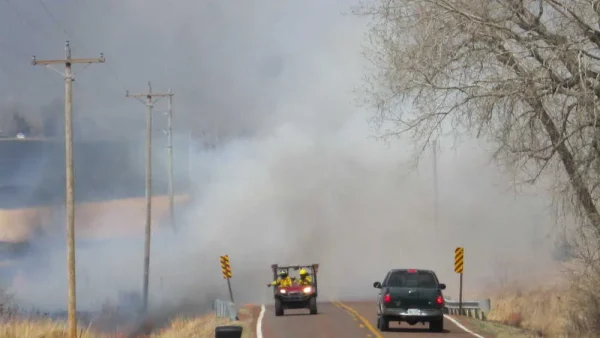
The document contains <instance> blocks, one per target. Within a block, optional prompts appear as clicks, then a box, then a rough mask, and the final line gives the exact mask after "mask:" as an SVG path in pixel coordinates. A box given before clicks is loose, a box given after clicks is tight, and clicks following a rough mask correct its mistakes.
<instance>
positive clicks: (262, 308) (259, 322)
mask: <svg viewBox="0 0 600 338" xmlns="http://www.w3.org/2000/svg"><path fill="white" fill-rule="evenodd" d="M264 317H265V305H264V304H263V305H261V306H260V314H259V315H258V319H257V320H256V338H263V333H262V321H263V318H264ZM481 338H483V337H481Z"/></svg>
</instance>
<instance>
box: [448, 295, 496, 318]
mask: <svg viewBox="0 0 600 338" xmlns="http://www.w3.org/2000/svg"><path fill="white" fill-rule="evenodd" d="M444 301H445V303H446V304H445V307H444V313H446V314H451V315H458V316H466V317H471V318H476V319H480V320H487V316H488V314H489V313H490V310H491V309H492V303H491V301H490V299H482V300H463V302H462V312H461V311H459V304H458V301H456V300H452V299H444Z"/></svg>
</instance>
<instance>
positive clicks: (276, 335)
mask: <svg viewBox="0 0 600 338" xmlns="http://www.w3.org/2000/svg"><path fill="white" fill-rule="evenodd" d="M376 317H377V316H376V306H375V303H373V302H343V303H339V302H334V303H321V304H319V314H318V315H313V316H311V315H308V310H286V314H285V316H283V317H275V314H274V310H273V307H272V306H267V307H266V311H265V314H264V318H263V322H262V327H263V329H262V331H263V338H306V337H311V338H312V337H314V338H337V337H344V338H355V337H356V338H365V337H371V338H381V337H419V338H434V337H436V338H439V337H440V333H433V332H429V330H428V325H427V324H426V325H422V324H416V325H414V326H410V325H408V324H406V323H403V324H402V325H398V324H395V323H390V329H391V331H390V332H385V333H383V332H379V331H378V330H377V329H376V323H377V318H376ZM444 329H445V332H444V333H443V334H442V337H444V338H475V336H473V335H471V334H470V333H468V332H465V331H464V330H462V329H461V328H459V327H458V326H456V325H455V324H453V323H452V322H451V321H449V320H447V319H446V320H444Z"/></svg>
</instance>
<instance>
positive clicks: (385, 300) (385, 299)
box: [383, 293, 392, 304]
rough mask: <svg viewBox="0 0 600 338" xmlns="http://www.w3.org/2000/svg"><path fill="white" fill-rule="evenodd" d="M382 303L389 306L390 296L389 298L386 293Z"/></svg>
mask: <svg viewBox="0 0 600 338" xmlns="http://www.w3.org/2000/svg"><path fill="white" fill-rule="evenodd" d="M383 302H384V303H386V304H389V303H391V302H392V296H390V294H389V293H386V294H385V296H383Z"/></svg>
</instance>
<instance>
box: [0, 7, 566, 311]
mask: <svg viewBox="0 0 600 338" xmlns="http://www.w3.org/2000/svg"><path fill="white" fill-rule="evenodd" d="M7 1H8V2H7ZM43 3H44V4H45V5H46V7H47V8H48V10H49V11H50V12H51V13H52V16H53V17H54V18H55V20H56V21H57V22H58V23H59V24H58V25H57V24H56V23H55V22H54V20H53V19H52V18H51V17H50V15H48V13H46V11H45V10H44V7H43V6H42V4H41V2H40V1H34V0H27V1H24V0H23V1H15V0H2V1H0V32H3V33H0V47H1V48H0V72H1V73H0V74H2V76H1V77H0V88H1V91H0V98H2V99H3V100H16V101H18V102H24V103H25V104H27V105H29V106H32V107H39V106H40V105H43V104H46V103H48V102H49V101H50V100H51V99H52V98H54V97H57V96H58V97H62V95H63V93H62V91H63V87H62V84H61V79H60V75H58V74H56V73H53V72H51V71H49V70H45V69H43V68H41V67H33V66H31V65H30V64H29V61H30V57H31V55H32V54H36V55H37V56H38V58H39V59H45V58H58V57H62V56H63V46H64V40H66V39H67V34H65V33H64V32H63V29H64V30H65V31H66V32H67V33H68V35H70V36H71V41H72V46H73V51H74V54H73V56H74V57H86V58H87V57H97V56H98V54H99V53H100V52H104V53H105V56H106V59H107V63H106V64H104V65H102V64H100V65H97V64H96V65H92V66H90V67H88V68H86V69H85V70H83V71H81V70H80V71H79V73H78V74H77V77H76V82H75V101H76V107H77V109H76V112H75V113H76V114H77V115H78V116H81V117H84V118H85V119H84V120H83V122H81V123H80V127H81V128H90V130H96V131H100V132H101V133H102V134H103V135H109V136H111V135H122V134H123V133H124V128H132V127H131V126H136V127H139V128H141V127H143V117H144V107H143V105H142V104H140V103H138V102H136V101H134V100H131V99H126V98H125V97H124V95H125V89H130V90H131V91H132V92H140V91H145V90H146V88H147V87H146V86H147V85H146V83H147V81H148V80H151V81H152V82H153V84H154V89H155V90H156V91H166V90H167V89H168V88H169V87H170V88H172V89H173V91H174V92H175V93H176V96H175V116H176V117H175V118H176V123H177V130H179V131H185V130H187V129H192V128H193V129H196V130H209V131H210V132H215V131H216V130H221V131H224V132H238V131H240V130H246V131H250V132H251V134H252V137H250V138H247V139H244V140H238V141H235V142H230V143H228V144H226V145H224V146H223V147H222V148H221V149H220V150H219V151H217V152H215V153H212V154H196V155H194V156H195V158H194V161H195V165H194V170H196V171H195V172H194V173H193V176H194V177H197V178H198V179H197V182H196V188H197V189H198V192H199V196H201V198H199V199H198V200H197V202H196V204H195V205H194V206H193V207H192V208H190V209H191V210H192V212H191V213H190V214H188V215H186V216H185V218H184V217H183V215H182V217H181V218H182V219H184V220H185V225H186V230H184V231H182V232H181V233H180V234H179V235H178V236H177V237H174V238H169V239H168V240H167V239H163V238H162V237H161V235H156V236H155V237H156V238H157V239H156V241H157V242H156V244H155V246H154V247H153V250H154V251H155V257H156V258H154V260H153V270H152V276H153V277H152V278H153V284H152V286H151V290H152V293H153V297H156V299H164V298H165V297H166V298H169V297H170V296H173V297H174V298H173V299H179V298H187V299H194V298H195V297H199V298H203V297H207V295H211V296H212V295H213V294H222V293H224V292H226V288H224V285H225V284H224V283H223V280H222V279H220V275H219V266H218V256H219V255H221V254H223V253H229V255H230V256H231V259H232V264H233V266H234V275H235V276H236V278H238V279H236V281H234V283H238V282H237V281H238V280H243V281H244V283H241V284H234V285H235V288H236V292H237V293H238V295H239V296H238V297H239V299H240V301H253V302H256V301H263V300H268V297H269V293H268V290H267V289H266V287H264V286H265V285H266V283H267V282H268V281H269V278H270V271H269V266H270V264H272V263H277V262H279V263H282V264H285V263H304V262H308V263H310V262H319V263H321V264H322V268H321V269H322V279H321V281H322V283H323V284H322V285H323V286H324V288H325V290H326V291H325V292H323V293H322V295H323V297H327V298H331V297H359V298H360V297H373V295H374V290H373V289H372V288H371V285H372V282H373V281H374V280H377V279H381V278H382V277H383V274H384V273H385V271H386V270H387V269H390V268H392V267H426V268H433V269H436V271H439V274H440V278H441V279H442V280H443V281H445V282H446V283H448V285H449V286H450V289H449V291H448V293H449V295H453V293H454V292H455V291H456V288H455V286H456V281H457V279H458V278H457V276H456V274H454V273H453V271H452V252H453V251H454V248H455V247H456V246H459V245H462V246H465V248H466V257H467V258H466V260H467V263H466V271H467V272H466V275H465V280H466V283H468V284H467V285H468V291H469V292H470V293H474V292H476V290H480V289H483V288H485V287H486V286H488V285H490V284H492V283H494V282H496V281H497V280H498V278H499V277H498V274H499V272H498V266H499V265H501V264H506V262H510V264H511V267H512V270H511V277H512V278H530V277H532V276H534V275H540V274H541V273H543V272H545V271H546V270H547V267H548V266H549V265H548V264H547V263H548V261H549V251H550V249H549V248H550V247H551V245H552V238H551V236H550V235H551V233H552V231H553V229H554V228H555V227H554V222H553V219H552V217H551V216H552V215H551V213H550V210H549V209H548V208H547V206H548V203H549V200H548V198H547V197H546V196H545V194H544V192H543V190H539V189H538V190H535V191H528V192H527V194H525V193H522V194H521V195H520V196H516V195H517V194H516V193H515V192H514V191H513V190H511V187H512V186H511V184H510V177H508V176H507V175H503V174H501V173H500V172H499V171H498V170H496V169H495V167H494V166H493V165H490V164H489V153H486V152H485V151H484V150H483V149H482V148H480V147H477V146H474V145H473V142H467V144H466V145H462V146H460V147H458V148H456V149H454V151H450V150H449V149H450V146H451V145H449V144H445V145H444V146H443V148H444V151H443V152H442V154H441V155H440V162H439V172H440V223H439V228H440V229H438V230H437V231H436V229H435V228H434V227H433V212H432V206H433V196H432V183H431V179H432V176H431V162H428V160H425V161H424V162H423V165H422V166H421V167H420V170H419V172H418V173H417V172H415V170H414V168H411V167H410V161H409V155H408V153H409V150H410V149H409V146H408V144H407V142H405V141H397V142H394V143H392V144H391V145H386V144H384V143H383V142H381V141H377V140H374V139H372V138H371V136H372V135H373V130H371V129H370V128H369V126H368V125H367V122H366V121H367V119H368V117H369V116H370V114H371V113H372V112H369V111H365V110H361V109H359V108H357V107H356V105H355V104H354V102H355V100H356V99H357V96H356V95H355V94H353V90H354V89H355V88H357V87H358V86H359V85H360V84H361V80H362V78H363V76H364V75H365V63H364V60H363V58H362V56H361V44H363V43H364V41H365V40H364V29H365V25H364V22H363V21H361V20H359V19H357V18H356V17H351V16H345V15H342V13H343V12H348V11H349V7H348V6H349V5H350V4H351V3H350V2H349V1H322V0H308V1H292V0H278V1H275V0H272V1H267V0H258V1H252V2H250V1H239V0H236V1H233V0H231V1H187V0H181V1H171V2H168V1H157V0H146V1H142V0H131V1H123V0H120V1H117V0H112V1H90V0H78V1H75V0H61V1H56V0H47V1H44V2H43ZM17 13H19V14H17ZM79 69H81V67H79ZM165 107H166V106H165V105H164V101H163V103H161V104H160V105H159V106H157V108H156V109H157V110H161V109H165ZM117 120H118V122H115V121H117ZM157 123H159V122H157ZM90 134H91V132H90ZM427 156H429V155H427ZM107 165H110V164H107ZM140 174H142V173H140ZM206 177H210V179H209V180H205V179H204V178H206ZM200 178H202V179H200ZM116 221H121V222H123V226H127V224H130V223H132V222H138V223H139V222H143V220H139V219H136V220H131V219H123V220H115V219H114V218H110V219H107V220H106V222H116ZM436 234H437V235H436ZM140 236H141V234H140ZM169 241H170V242H169ZM98 250H100V251H98ZM141 253H142V248H141V242H140V243H135V244H127V245H123V244H118V245H117V244H115V246H114V247H113V246H109V247H104V248H101V249H93V250H91V249H90V250H87V251H82V252H81V257H80V258H79V259H78V264H79V265H80V268H81V269H87V270H86V271H88V272H87V273H88V277H89V280H90V282H89V283H87V284H84V283H82V284H81V285H82V286H81V289H80V292H81V293H82V296H81V297H82V300H81V304H82V306H92V305H93V304H97V303H95V302H98V301H99V300H103V299H104V298H106V297H109V296H114V295H115V293H116V291H115V290H117V289H123V288H138V287H140V286H141V268H142V256H141ZM35 259H37V258H35ZM35 259H34V262H35ZM45 259H46V261H45V263H44V265H45V266H46V267H47V268H48V269H50V271H54V272H56V275H53V274H52V273H45V274H44V275H43V278H44V279H43V280H44V281H43V283H42V282H41V280H42V276H41V275H40V277H39V278H40V279H39V281H38V282H39V283H38V282H36V281H35V278H36V277H32V278H33V280H32V281H31V283H32V284H30V286H29V287H25V289H22V290H21V291H19V296H20V297H21V299H24V300H26V301H28V302H30V303H32V304H37V305H39V306H50V307H52V306H57V307H60V306H62V305H61V304H63V301H64V297H63V296H62V294H60V293H57V292H54V293H52V292H49V290H50V289H51V288H53V287H54V288H56V287H63V286H64V281H65V273H64V253H62V252H57V253H56V254H55V255H46V256H45ZM116 276H118V277H119V278H116ZM160 278H164V283H163V284H162V285H163V287H162V288H159V287H158V286H157V285H158V284H159V280H160ZM345 278H352V280H354V281H356V283H351V284H348V283H347V282H344V281H345ZM469 292H467V293H469ZM265 297H266V298H265Z"/></svg>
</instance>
